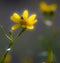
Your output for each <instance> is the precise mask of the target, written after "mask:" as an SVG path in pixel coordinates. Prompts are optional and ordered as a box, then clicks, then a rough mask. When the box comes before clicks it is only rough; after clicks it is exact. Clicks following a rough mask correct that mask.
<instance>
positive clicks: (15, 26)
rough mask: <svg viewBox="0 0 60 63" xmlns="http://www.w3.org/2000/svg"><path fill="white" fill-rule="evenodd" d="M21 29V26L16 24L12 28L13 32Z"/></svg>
mask: <svg viewBox="0 0 60 63" xmlns="http://www.w3.org/2000/svg"><path fill="white" fill-rule="evenodd" d="M19 27H20V24H15V25H13V26H12V27H11V30H16V29H18V28H19Z"/></svg>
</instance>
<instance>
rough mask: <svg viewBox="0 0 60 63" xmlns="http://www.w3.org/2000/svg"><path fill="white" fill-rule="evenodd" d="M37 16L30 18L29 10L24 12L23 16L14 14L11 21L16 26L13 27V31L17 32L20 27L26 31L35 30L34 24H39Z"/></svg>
mask: <svg viewBox="0 0 60 63" xmlns="http://www.w3.org/2000/svg"><path fill="white" fill-rule="evenodd" d="M35 18H36V14H32V15H31V16H30V17H28V10H24V12H23V14H22V15H21V16H20V15H18V14H17V13H13V15H12V16H11V17H10V19H11V20H12V21H13V22H15V23H16V24H15V25H13V26H12V27H11V30H16V29H18V28H20V27H22V28H26V29H34V24H35V23H36V22H37V19H35Z"/></svg>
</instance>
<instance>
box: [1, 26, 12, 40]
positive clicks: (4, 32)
mask: <svg viewBox="0 0 60 63" xmlns="http://www.w3.org/2000/svg"><path fill="white" fill-rule="evenodd" d="M0 28H1V30H2V31H3V34H4V35H5V36H6V37H7V38H8V39H9V40H11V38H10V37H9V36H8V35H7V34H6V32H5V30H4V28H3V26H2V25H0Z"/></svg>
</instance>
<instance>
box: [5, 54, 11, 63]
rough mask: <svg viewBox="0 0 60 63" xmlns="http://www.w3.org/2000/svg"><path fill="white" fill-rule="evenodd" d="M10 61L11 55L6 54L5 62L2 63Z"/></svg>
mask: <svg viewBox="0 0 60 63" xmlns="http://www.w3.org/2000/svg"><path fill="white" fill-rule="evenodd" d="M10 61H11V55H10V54H7V56H6V58H5V60H4V63H9V62H10Z"/></svg>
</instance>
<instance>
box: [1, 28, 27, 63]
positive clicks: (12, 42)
mask: <svg viewBox="0 0 60 63" xmlns="http://www.w3.org/2000/svg"><path fill="white" fill-rule="evenodd" d="M25 30H26V29H22V30H21V32H20V33H19V34H18V35H17V36H16V37H15V38H14V39H13V37H12V35H13V34H11V35H10V38H11V39H12V40H10V43H9V45H8V48H7V49H9V48H10V49H11V48H12V46H13V44H14V43H15V41H16V40H17V39H18V38H19V37H20V36H21V34H22V33H23V32H24V31H25ZM9 52H10V50H8V51H7V50H6V52H5V54H4V55H3V57H2V59H1V60H0V63H4V60H5V58H6V56H7V54H8V53H9Z"/></svg>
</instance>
